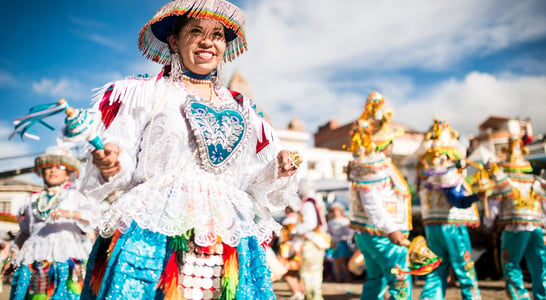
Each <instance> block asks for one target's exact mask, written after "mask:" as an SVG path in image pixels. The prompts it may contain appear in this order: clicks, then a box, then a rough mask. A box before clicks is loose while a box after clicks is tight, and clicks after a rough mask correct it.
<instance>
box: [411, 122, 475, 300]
mask: <svg viewBox="0 0 546 300" xmlns="http://www.w3.org/2000/svg"><path fill="white" fill-rule="evenodd" d="M457 136H458V135H457V133H456V132H455V131H454V130H453V129H452V128H451V127H450V126H449V124H448V123H446V122H444V121H441V120H435V121H434V124H433V126H432V127H431V130H430V131H429V133H427V136H426V141H425V142H426V143H427V146H426V147H425V148H426V149H427V151H426V153H424V154H423V156H422V159H421V163H420V164H421V166H420V173H419V178H420V182H419V187H418V188H419V197H420V199H421V213H422V217H423V224H424V225H425V234H426V237H427V241H428V245H429V248H430V250H432V251H433V252H434V253H435V254H436V255H438V256H440V257H442V258H443V261H442V263H441V264H440V266H438V268H436V269H435V270H434V271H432V272H431V273H429V274H428V275H426V281H425V285H424V286H423V292H422V293H421V295H420V299H444V297H445V291H446V289H447V277H448V275H449V268H450V266H451V267H453V270H454V271H455V275H456V276H457V278H458V280H459V283H460V285H461V296H462V299H480V292H479V289H478V280H477V276H476V270H475V268H474V261H473V260H472V253H471V251H472V248H471V244H470V237H469V234H468V230H467V226H478V225H479V224H480V219H479V215H478V209H477V206H476V204H475V203H474V202H476V201H478V197H477V196H476V195H475V194H472V193H471V188H470V186H469V185H468V184H467V183H466V182H465V179H464V178H463V176H462V175H461V174H460V173H459V171H458V169H457V168H456V165H455V162H456V161H457V160H458V159H462V157H461V154H460V150H459V147H458V145H457Z"/></svg>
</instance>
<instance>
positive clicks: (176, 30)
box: [169, 15, 188, 37]
mask: <svg viewBox="0 0 546 300" xmlns="http://www.w3.org/2000/svg"><path fill="white" fill-rule="evenodd" d="M186 23H188V17H187V16H186V15H181V16H178V17H177V18H176V20H175V21H174V22H173V27H172V29H171V32H170V33H169V36H171V35H173V36H174V37H178V34H180V30H182V27H184V25H186Z"/></svg>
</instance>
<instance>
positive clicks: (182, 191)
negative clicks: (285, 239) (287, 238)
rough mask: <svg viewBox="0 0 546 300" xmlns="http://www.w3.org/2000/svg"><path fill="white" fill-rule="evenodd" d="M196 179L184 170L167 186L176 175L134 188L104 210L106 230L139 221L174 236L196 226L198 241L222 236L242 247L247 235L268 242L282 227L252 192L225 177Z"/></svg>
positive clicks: (205, 242) (105, 233) (103, 229)
mask: <svg viewBox="0 0 546 300" xmlns="http://www.w3.org/2000/svg"><path fill="white" fill-rule="evenodd" d="M195 177H197V176H194V178H192V176H191V173H187V174H182V175H181V176H180V178H187V180H179V181H177V182H175V183H173V184H171V185H169V186H165V187H162V186H161V184H158V182H162V181H163V182H165V181H167V182H168V181H169V179H170V178H171V176H170V175H167V176H161V177H159V178H158V179H157V180H154V181H153V182H152V181H150V182H146V183H142V184H140V185H138V186H137V187H135V188H133V189H131V191H130V192H128V193H127V194H125V195H123V196H122V197H120V198H119V199H118V200H117V201H116V202H114V203H113V204H112V206H111V207H110V209H109V210H108V211H107V212H106V213H105V214H104V216H103V218H102V220H101V221H100V225H99V228H100V234H101V235H102V236H110V235H112V234H113V233H114V231H115V230H116V229H119V230H121V231H125V230H127V229H128V228H129V226H130V224H131V222H132V221H133V220H134V221H136V223H137V224H138V225H139V226H140V227H142V228H145V229H149V230H151V231H154V232H159V233H161V234H165V235H168V236H174V235H179V234H182V233H184V232H186V231H188V230H190V229H194V233H195V241H196V243H197V244H199V245H202V246H209V245H212V244H214V243H215V242H216V237H217V236H220V237H221V238H222V241H224V242H225V243H227V244H228V245H231V246H236V245H237V244H238V243H239V241H240V239H241V238H242V237H246V236H256V237H257V238H258V241H259V242H264V241H267V240H268V239H269V238H270V236H271V233H272V232H274V231H278V230H279V229H280V225H279V224H278V223H276V222H275V221H274V220H273V219H272V218H271V215H270V212H269V210H268V209H265V208H263V207H262V206H261V205H259V204H258V203H255V201H253V200H252V199H251V197H250V196H249V194H248V193H246V192H243V191H241V190H238V189H235V188H233V187H232V186H229V185H228V184H226V183H224V182H222V181H213V180H202V179H199V178H195ZM208 179H210V178H208ZM181 181H182V182H181Z"/></svg>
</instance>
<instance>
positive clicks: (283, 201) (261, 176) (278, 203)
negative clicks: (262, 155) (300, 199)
mask: <svg viewBox="0 0 546 300" xmlns="http://www.w3.org/2000/svg"><path fill="white" fill-rule="evenodd" d="M253 178H254V180H253V182H252V184H251V186H250V187H249V190H248V192H249V193H250V194H252V195H253V196H254V198H255V199H256V201H257V202H258V203H260V204H262V205H264V206H265V207H267V208H268V209H269V211H272V212H273V211H280V210H283V209H284V208H285V207H286V205H287V204H288V201H289V199H291V198H294V197H296V198H297V180H296V176H295V175H292V176H290V177H281V178H278V165H277V160H276V159H273V160H271V161H270V162H269V163H267V164H266V165H265V166H264V168H263V169H261V170H258V172H255V174H254V177H253Z"/></svg>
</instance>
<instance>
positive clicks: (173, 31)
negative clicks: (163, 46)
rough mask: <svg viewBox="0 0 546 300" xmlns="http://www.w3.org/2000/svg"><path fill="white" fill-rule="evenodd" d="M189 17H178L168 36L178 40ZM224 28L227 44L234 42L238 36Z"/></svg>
mask: <svg viewBox="0 0 546 300" xmlns="http://www.w3.org/2000/svg"><path fill="white" fill-rule="evenodd" d="M188 20H189V18H188V16H187V15H181V16H176V20H175V21H174V22H173V26H172V28H171V30H170V32H169V35H168V36H171V35H172V36H174V37H175V38H178V35H179V34H180V30H182V27H184V25H186V23H188ZM222 27H223V28H224V37H225V39H226V42H229V41H231V40H233V39H234V38H235V37H236V36H235V33H234V32H233V31H232V30H229V29H228V28H226V27H225V26H222Z"/></svg>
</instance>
